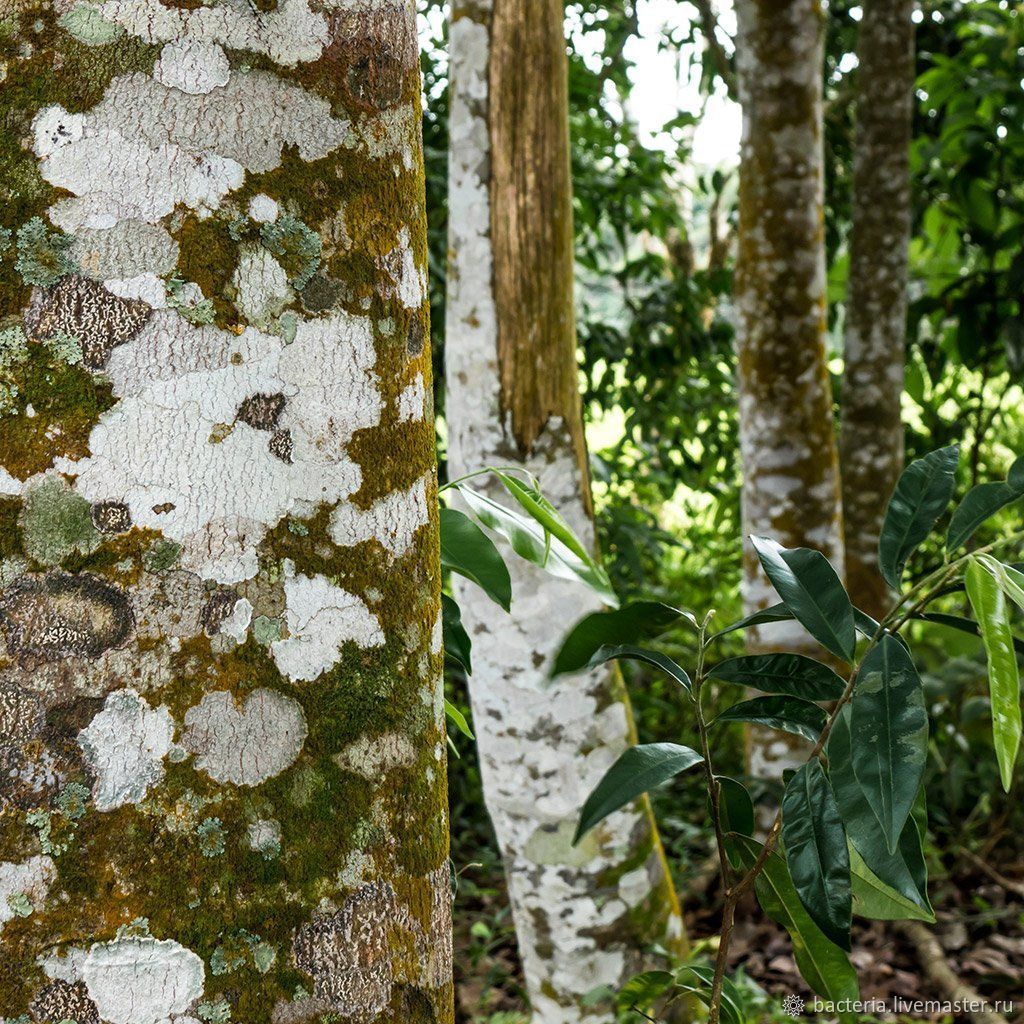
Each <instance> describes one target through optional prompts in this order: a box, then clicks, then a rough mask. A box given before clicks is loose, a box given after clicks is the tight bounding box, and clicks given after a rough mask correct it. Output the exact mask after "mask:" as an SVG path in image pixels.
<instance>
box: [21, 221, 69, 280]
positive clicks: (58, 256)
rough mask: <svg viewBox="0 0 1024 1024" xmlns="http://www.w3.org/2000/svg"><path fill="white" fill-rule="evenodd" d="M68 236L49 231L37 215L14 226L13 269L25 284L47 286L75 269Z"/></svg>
mask: <svg viewBox="0 0 1024 1024" xmlns="http://www.w3.org/2000/svg"><path fill="white" fill-rule="evenodd" d="M72 244H73V242H72V239H71V238H70V237H69V236H68V235H65V234H63V233H62V232H59V231H51V230H49V229H48V228H47V227H46V225H45V224H44V223H43V221H42V219H41V218H40V217H33V218H32V219H31V220H30V221H28V222H27V223H25V224H23V225H22V226H21V227H20V228H18V234H17V248H18V258H17V259H16V260H15V261H14V269H15V270H17V272H18V273H19V274H21V277H22V280H23V281H24V282H25V284H35V285H40V286H41V287H43V288H49V287H50V286H51V285H55V284H56V283H57V282H58V281H59V280H60V279H61V278H62V277H63V276H64V275H65V274H71V273H73V272H74V271H75V269H76V267H75V262H74V259H73V258H72V256H71V253H70V251H69V250H70V249H71V246H72Z"/></svg>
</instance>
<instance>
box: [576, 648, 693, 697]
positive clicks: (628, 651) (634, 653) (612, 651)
mask: <svg viewBox="0 0 1024 1024" xmlns="http://www.w3.org/2000/svg"><path fill="white" fill-rule="evenodd" d="M617 660H618V661H643V662H646V663H647V664H648V665H653V666H654V667H655V668H660V669H661V670H662V672H665V673H666V674H667V675H670V676H671V677H672V678H673V679H674V680H675V681H676V682H677V683H678V684H679V685H680V686H681V687H682V688H683V689H684V690H685V691H686V692H687V693H689V692H690V677H689V676H688V675H687V674H686V670H685V669H683V668H682V667H681V666H680V665H677V664H676V663H675V662H674V661H673V660H672V659H671V658H670V657H668V655H665V654H661V653H660V652H659V651H648V650H644V648H642V647H599V648H598V649H597V650H596V651H595V652H594V655H593V656H592V657H591V659H590V661H588V662H587V668H597V666H598V665H604V664H606V663H607V662H609V661H617Z"/></svg>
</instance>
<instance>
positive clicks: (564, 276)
mask: <svg viewBox="0 0 1024 1024" xmlns="http://www.w3.org/2000/svg"><path fill="white" fill-rule="evenodd" d="M524 54H529V55H530V57H529V59H524ZM451 60H452V64H451V82H452V98H451V102H452V115H451V154H450V169H451V170H450V175H451V177H450V189H449V204H450V225H451V227H450V249H451V251H450V266H449V279H448V280H449V293H448V321H447V328H446V340H445V354H446V360H447V388H448V392H447V403H446V409H447V420H448V427H449V442H450V444H449V466H450V472H451V473H452V475H455V474H459V473H462V472H466V471H470V470H473V469H478V468H481V467H483V466H486V465H501V466H521V467H524V468H528V469H530V470H531V471H533V472H534V473H536V474H537V475H538V476H540V477H541V480H542V484H543V488H544V491H545V493H546V494H547V496H548V497H549V498H550V499H551V500H552V501H553V502H554V504H555V505H556V506H557V507H558V508H559V509H560V511H562V512H563V514H565V516H566V518H567V519H568V520H569V521H570V522H571V524H572V525H573V527H574V528H575V529H576V530H577V531H578V532H579V533H580V535H581V536H583V537H585V538H588V539H589V540H591V541H592V539H593V523H592V521H591V518H590V500H589V481H588V479H587V474H586V469H585V466H586V463H585V458H584V454H585V453H584V447H583V430H582V417H581V410H580V399H579V394H578V384H577V377H576V341H575V332H574V323H573V306H572V272H573V270H572V268H573V253H572V214H571V190H570V184H569V152H568V119H567V95H566V62H565V47H564V41H563V29H562V6H561V4H560V3H558V2H556V0H529V2H526V3H522V2H520V0H497V2H495V3H493V4H492V3H491V2H488V0H473V2H463V3H458V4H456V5H455V9H454V12H453V19H452V23H451ZM492 496H493V497H495V498H496V499H500V495H499V494H498V493H497V492H496V491H495V492H493V493H492ZM510 570H511V573H512V588H513V589H512V612H511V614H510V615H509V614H506V613H505V612H503V611H502V610H501V609H500V608H498V607H497V606H496V605H494V604H492V603H491V602H490V601H489V600H488V599H487V598H486V597H485V596H483V594H482V593H481V592H480V591H479V590H478V589H476V588H474V587H472V586H470V585H466V586H460V587H459V590H458V599H459V603H460V606H461V607H462V616H463V621H464V623H465V624H466V625H467V628H468V629H469V631H470V633H471V635H472V639H473V664H474V671H473V676H472V679H471V680H470V693H471V697H472V704H473V713H474V728H475V730H476V735H477V743H478V747H479V751H480V759H481V766H482V773H483V780H484V791H485V797H486V800H487V806H488V809H489V811H490V814H491V818H492V820H493V822H494V825H495V830H496V833H497V836H498V841H499V844H500V846H501V850H502V854H503V857H504V859H505V864H506V868H507V875H508V883H509V894H510V898H511V901H512V909H513V914H514V917H515V923H516V931H517V935H518V940H519V949H520V953H521V955H522V959H523V964H524V968H525V972H526V978H527V983H528V987H529V993H530V998H531V1004H532V1008H533V1014H534V1018H535V1019H536V1020H538V1021H544V1022H551V1024H556V1022H571V1021H578V1020H581V1019H591V1020H600V1019H603V1018H610V1016H611V1011H610V1008H609V1007H608V1006H607V1005H600V1004H594V1003H593V1002H592V1001H591V1002H590V1003H587V1002H586V1001H584V1000H583V998H582V997H583V996H584V995H586V993H588V992H590V991H592V990H593V989H595V988H597V987H598V986H600V985H613V986H615V985H619V984H621V983H622V982H623V981H625V980H626V979H627V978H628V977H630V976H631V975H632V974H634V973H636V972H637V971H638V970H641V969H642V968H643V967H644V966H645V965H648V964H650V963H651V962H652V961H651V959H650V958H649V957H648V956H647V955H646V950H647V949H649V947H650V946H652V945H654V944H661V945H662V946H664V947H667V948H669V949H673V950H676V951H678V950H679V949H680V948H681V945H682V924H681V919H680V915H679V908H678V905H677V902H676V899H675V895H674V892H673V890H672V887H671V883H670V880H669V878H668V875H667V871H666V866H665V860H664V855H663V852H662V850H661V846H660V843H659V841H658V837H657V833H656V830H655V828H654V824H653V821H652V819H651V815H650V810H649V807H648V806H647V804H646V802H642V803H638V804H636V805H634V806H632V807H630V808H629V809H628V810H626V811H623V812H621V813H619V814H616V815H614V816H612V817H611V818H609V819H608V820H607V821H606V822H605V823H604V824H603V825H602V826H601V827H600V828H599V829H597V830H595V831H594V832H593V833H591V835H590V836H588V838H587V839H585V840H584V842H583V843H582V844H581V845H580V846H579V847H577V848H575V849H574V848H572V847H571V846H570V841H571V839H572V835H573V832H574V830H575V825H576V820H577V817H578V814H579V809H580V807H581V806H582V804H583V801H584V799H585V798H586V796H587V794H588V793H589V792H590V790H591V789H593V787H594V786H595V785H596V783H597V781H598V780H599V779H600V777H601V775H602V774H603V773H604V771H605V770H606V769H607V768H608V766H609V765H610V764H611V763H612V761H613V760H614V759H615V757H617V756H618V754H619V753H621V751H622V750H623V749H624V748H625V746H626V745H627V744H628V743H629V742H630V741H631V739H632V725H631V721H630V713H629V706H628V702H627V698H626V696H625V693H624V691H623V688H622V685H621V680H620V679H619V678H618V677H617V676H616V675H615V674H612V673H609V672H607V671H600V672H593V673H589V674H586V675H584V676H581V677H575V678H572V679H568V680H564V681H561V680H560V681H555V682H554V683H552V681H551V680H549V679H548V674H549V672H550V666H551V659H552V656H553V654H554V653H555V651H556V650H557V649H558V647H559V645H560V642H561V639H562V637H563V636H564V634H565V632H566V630H567V629H568V627H569V625H570V624H571V623H572V622H573V621H575V620H576V619H578V618H579V617H581V616H582V615H584V614H586V613H587V612H590V611H593V610H595V609H596V608H597V607H599V604H598V602H597V601H596V599H594V598H593V597H588V594H587V592H586V591H585V590H583V589H582V588H581V586H580V585H578V584H573V583H570V582H568V581H565V580H558V579H554V578H553V577H551V576H549V575H547V574H545V573H543V572H541V571H540V570H537V569H535V568H534V567H532V566H529V565H527V564H525V563H524V562H522V561H521V560H518V559H515V558H513V559H511V560H510Z"/></svg>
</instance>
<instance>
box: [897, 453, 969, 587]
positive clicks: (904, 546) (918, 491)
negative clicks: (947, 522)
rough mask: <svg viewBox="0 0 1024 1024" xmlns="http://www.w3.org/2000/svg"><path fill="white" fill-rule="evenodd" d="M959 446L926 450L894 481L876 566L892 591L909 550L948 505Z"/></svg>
mask: <svg viewBox="0 0 1024 1024" xmlns="http://www.w3.org/2000/svg"><path fill="white" fill-rule="evenodd" d="M959 461H960V447H959V445H955V444H954V445H950V446H949V447H948V448H940V449H939V450H938V451H934V452H929V454H928V455H925V456H924V458H921V459H918V460H917V461H916V462H912V463H911V464H910V465H909V466H907V468H906V469H905V470H904V471H903V473H902V475H901V476H900V478H899V480H898V481H897V483H896V490H895V491H894V493H893V496H892V498H890V499H889V507H888V509H887V510H886V513H885V521H884V522H883V523H882V532H881V535H880V537H879V540H878V567H879V569H880V570H881V573H882V577H883V578H884V579H885V582H886V583H888V584H889V586H890V587H892V588H893V589H894V590H898V589H899V586H900V578H901V577H902V576H903V569H904V567H905V566H906V564H907V559H908V558H909V557H910V555H911V553H912V552H913V551H914V549H915V548H916V547H917V546H918V544H920V543H921V541H923V540H924V539H925V537H927V536H928V534H929V533H931V531H932V527H933V526H934V525H935V522H936V520H937V519H938V518H939V516H941V515H942V513H943V512H945V511H946V507H947V506H948V505H949V503H950V500H951V499H952V497H953V489H954V487H955V485H956V479H955V478H956V467H957V463H958V462H959Z"/></svg>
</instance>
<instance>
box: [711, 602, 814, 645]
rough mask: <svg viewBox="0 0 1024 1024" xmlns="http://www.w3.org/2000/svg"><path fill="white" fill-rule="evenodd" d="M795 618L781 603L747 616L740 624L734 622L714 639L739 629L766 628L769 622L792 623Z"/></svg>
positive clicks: (720, 631) (714, 637) (783, 603)
mask: <svg viewBox="0 0 1024 1024" xmlns="http://www.w3.org/2000/svg"><path fill="white" fill-rule="evenodd" d="M795 617H796V616H795V615H794V614H793V613H792V612H791V611H790V610H789V608H788V607H787V606H786V603H785V602H784V601H780V602H779V603H778V604H773V605H769V607H767V608H762V609H761V610H760V611H757V612H753V613H752V614H750V615H747V616H745V617H744V618H742V619H740V620H739V621H738V622H734V623H733V624H732V625H731V626H726V627H725V629H720V630H719V631H718V632H717V633H715V634H714V636H713V638H712V639H715V640H717V639H718V638H719V637H722V636H726V635H728V634H729V633H735V632H736V630H738V629H746V628H747V627H748V626H764V625H767V624H768V623H769V622H791V621H792V620H793V619H794V618H795Z"/></svg>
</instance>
